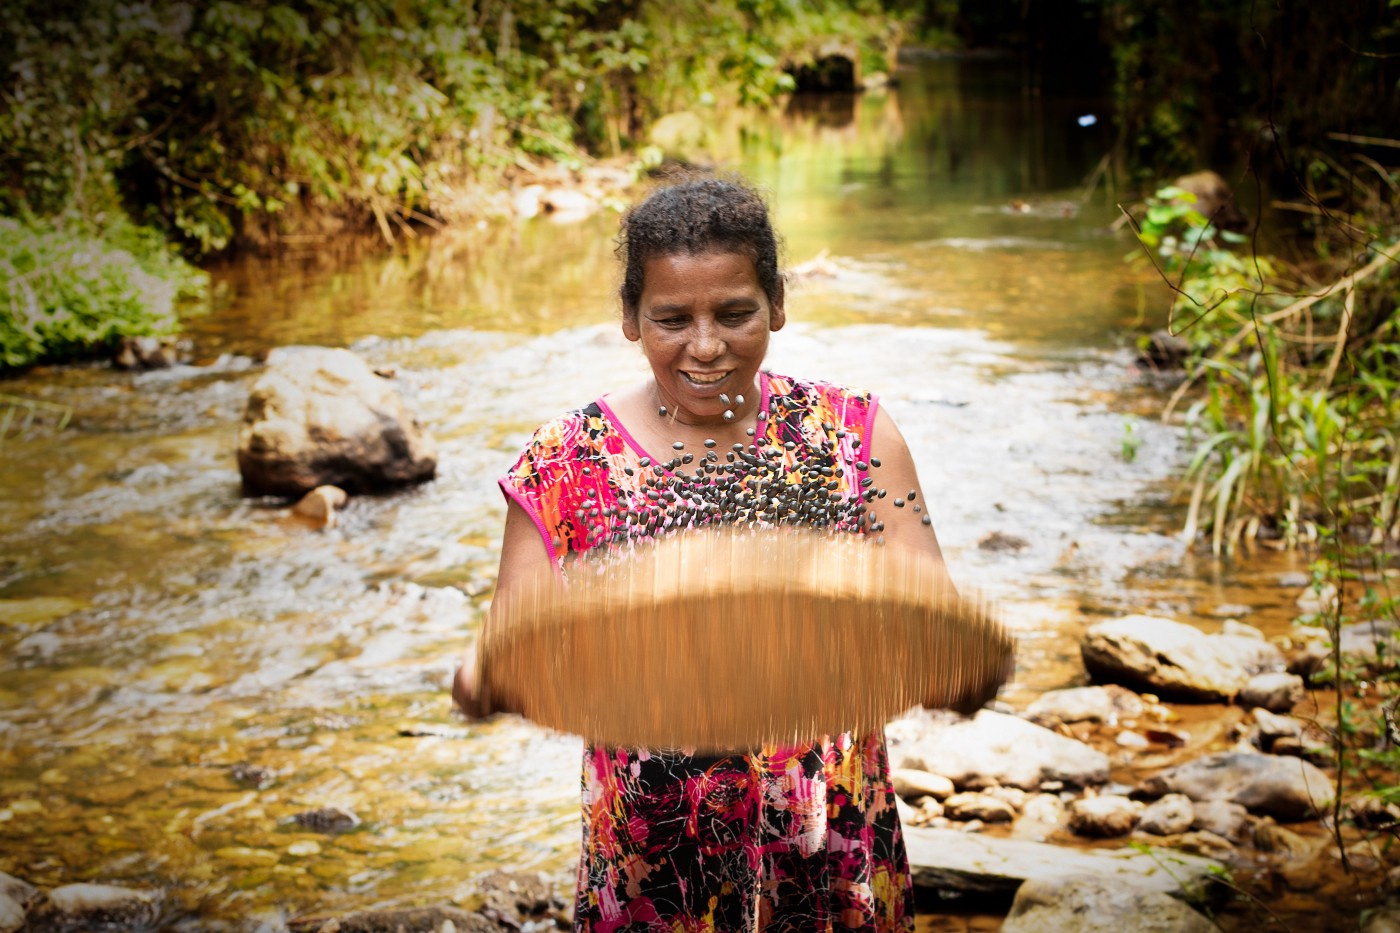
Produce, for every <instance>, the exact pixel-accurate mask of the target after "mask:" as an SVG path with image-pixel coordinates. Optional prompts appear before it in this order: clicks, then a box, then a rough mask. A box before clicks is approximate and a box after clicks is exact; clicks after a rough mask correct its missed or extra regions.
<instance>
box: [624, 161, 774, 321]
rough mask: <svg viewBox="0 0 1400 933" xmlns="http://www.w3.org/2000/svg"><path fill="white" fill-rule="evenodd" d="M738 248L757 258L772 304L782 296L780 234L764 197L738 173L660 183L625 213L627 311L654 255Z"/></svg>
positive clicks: (636, 299)
mask: <svg viewBox="0 0 1400 933" xmlns="http://www.w3.org/2000/svg"><path fill="white" fill-rule="evenodd" d="M713 252H720V253H738V254H740V255H742V256H748V257H749V258H750V259H751V260H753V266H754V271H755V272H757V273H758V284H759V286H760V287H761V288H762V289H763V292H764V294H765V295H767V296H768V301H769V303H770V304H773V305H777V304H780V303H781V301H782V296H783V281H782V277H781V275H780V274H779V272H778V237H777V235H776V234H775V233H774V232H773V225H772V222H771V221H770V220H769V218H768V204H767V203H766V202H765V201H764V200H763V197H762V196H761V195H760V194H759V193H758V192H757V191H755V190H754V189H753V188H751V187H749V185H747V184H746V183H744V182H743V181H741V180H739V179H737V178H716V177H704V178H696V179H691V180H687V181H681V182H678V183H675V184H670V185H667V186H665V187H663V188H658V189H657V190H656V191H654V192H652V193H651V194H650V195H648V196H647V198H646V200H644V201H642V202H641V203H640V204H637V205H636V206H634V207H633V208H632V209H631V210H629V211H628V212H627V214H626V216H624V217H623V218H622V229H621V230H620V231H619V233H618V237H617V254H618V257H619V258H620V259H622V261H623V264H624V271H623V277H622V288H621V289H620V291H621V296H622V313H623V315H624V316H626V317H628V318H631V317H634V316H635V315H636V313H637V306H638V305H639V304H640V303H641V300H642V289H643V287H644V286H645V284H646V283H645V274H646V273H645V270H646V264H647V262H648V261H649V260H652V259H655V258H656V257H658V256H672V255H675V254H677V253H681V254H687V255H698V254H701V253H713Z"/></svg>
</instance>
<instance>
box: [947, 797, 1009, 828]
mask: <svg viewBox="0 0 1400 933" xmlns="http://www.w3.org/2000/svg"><path fill="white" fill-rule="evenodd" d="M943 813H944V815H945V816H947V817H948V818H949V819H952V820H963V821H966V820H981V821H982V822H984V823H1010V822H1011V821H1012V820H1014V819H1016V811H1015V810H1013V809H1012V807H1011V804H1009V803H1007V802H1006V801H1005V800H999V799H997V798H996V797H993V796H991V795H990V794H979V793H976V792H973V791H965V792H963V793H961V794H954V795H953V796H951V797H949V798H948V799H947V800H945V801H943Z"/></svg>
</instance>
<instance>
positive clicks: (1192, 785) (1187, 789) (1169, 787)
mask: <svg viewBox="0 0 1400 933" xmlns="http://www.w3.org/2000/svg"><path fill="white" fill-rule="evenodd" d="M1142 789H1143V791H1144V792H1145V793H1147V794H1149V795H1150V796H1160V795H1162V794H1168V793H1178V794H1185V795H1186V796H1188V797H1190V798H1191V799H1192V800H1195V801H1204V800H1228V801H1231V802H1233V803H1237V804H1239V805H1241V806H1242V807H1244V808H1245V809H1247V810H1249V811H1250V812H1251V813H1263V814H1267V815H1268V816H1272V817H1274V818H1275V819H1279V820H1285V821H1287V820H1305V819H1311V818H1313V817H1315V816H1317V815H1318V814H1320V813H1322V812H1323V811H1324V810H1325V809H1326V808H1327V806H1328V804H1330V803H1331V802H1332V797H1333V787H1332V781H1331V780H1330V779H1329V778H1328V777H1327V775H1326V774H1325V773H1323V771H1322V770H1321V769H1320V768H1318V767H1317V766H1316V765H1313V764H1310V763H1309V762H1306V761H1303V760H1302V759H1301V758H1283V757H1279V756H1277V755H1258V754H1255V753H1253V752H1221V753H1219V754H1215V755H1207V756H1206V757H1204V758H1198V759H1196V760H1195V761H1188V762H1186V763H1185V764H1182V765H1178V766H1176V767H1175V768H1170V769H1168V770H1166V771H1163V772H1162V773H1161V774H1158V775H1156V776H1154V777H1151V778H1148V779H1147V780H1146V781H1145V782H1144V783H1143V787H1142Z"/></svg>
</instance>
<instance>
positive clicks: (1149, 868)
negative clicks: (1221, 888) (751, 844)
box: [904, 826, 1222, 930]
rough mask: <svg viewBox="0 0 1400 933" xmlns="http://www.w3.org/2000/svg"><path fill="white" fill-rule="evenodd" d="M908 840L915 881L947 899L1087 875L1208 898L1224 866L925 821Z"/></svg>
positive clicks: (1177, 855) (1148, 850) (1167, 853)
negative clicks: (998, 834) (930, 824)
mask: <svg viewBox="0 0 1400 933" xmlns="http://www.w3.org/2000/svg"><path fill="white" fill-rule="evenodd" d="M904 843H905V848H906V849H907V850H908V853H909V868H910V871H911V872H912V873H913V876H914V886H915V887H916V888H922V889H925V890H928V891H932V892H936V893H938V894H939V895H940V896H947V895H948V894H1001V895H1005V894H1011V893H1012V892H1014V891H1015V890H1016V889H1017V888H1018V887H1019V886H1020V885H1021V884H1022V883H1024V882H1026V881H1028V880H1030V879H1037V880H1040V881H1052V882H1055V883H1063V882H1067V881H1072V880H1074V879H1077V878H1085V877H1090V878H1103V879H1105V880H1107V881H1108V882H1109V883H1112V884H1120V885H1133V886H1135V887H1138V888H1142V889H1146V890H1152V891H1159V892H1162V893H1164V894H1170V895H1173V896H1178V897H1179V896H1186V895H1190V896H1202V895H1207V894H1212V893H1217V892H1214V891H1213V890H1208V889H1211V887H1212V884H1213V879H1215V878H1216V876H1217V873H1218V872H1219V871H1220V869H1221V867H1222V866H1221V864H1220V863H1219V862H1216V861H1214V860H1213V859H1208V858H1202V857H1200V856H1194V855H1188V854H1186V853H1182V852H1176V851H1173V850H1170V849H1161V848H1153V847H1150V846H1140V847H1135V848H1121V849H1103V848H1078V847H1075V848H1069V847H1066V846H1057V845H1050V844H1048V843H1044V842H1034V841H1032V840H1029V839H1002V838H999V837H996V836H990V835H984V834H981V833H964V832H961V831H959V830H955V829H932V828H926V827H919V826H907V827H905V828H904ZM1047 929H1055V928H1047ZM1063 929H1069V930H1073V929H1075V927H1073V926H1070V927H1065V928H1063Z"/></svg>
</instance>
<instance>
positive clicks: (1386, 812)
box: [1347, 797, 1400, 829]
mask: <svg viewBox="0 0 1400 933" xmlns="http://www.w3.org/2000/svg"><path fill="white" fill-rule="evenodd" d="M1347 815H1348V816H1350V817H1351V820H1352V822H1353V823H1355V824H1356V825H1357V826H1360V827H1361V828H1362V829H1386V828H1388V827H1391V826H1394V825H1396V824H1397V823H1400V806H1397V805H1396V804H1393V803H1387V802H1386V801H1384V800H1382V799H1381V798H1379V797H1357V798H1356V799H1355V800H1353V801H1352V802H1351V803H1350V804H1348V805H1347Z"/></svg>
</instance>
